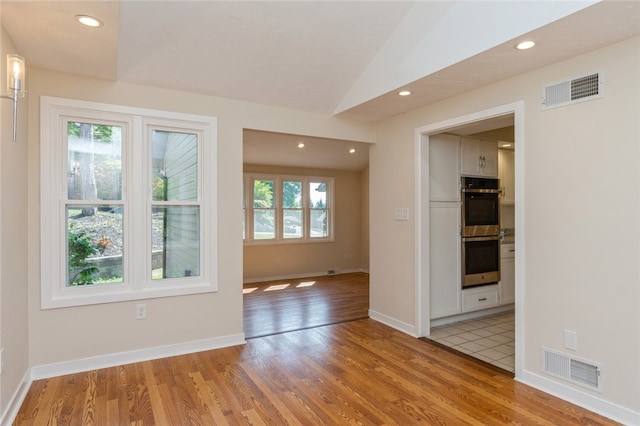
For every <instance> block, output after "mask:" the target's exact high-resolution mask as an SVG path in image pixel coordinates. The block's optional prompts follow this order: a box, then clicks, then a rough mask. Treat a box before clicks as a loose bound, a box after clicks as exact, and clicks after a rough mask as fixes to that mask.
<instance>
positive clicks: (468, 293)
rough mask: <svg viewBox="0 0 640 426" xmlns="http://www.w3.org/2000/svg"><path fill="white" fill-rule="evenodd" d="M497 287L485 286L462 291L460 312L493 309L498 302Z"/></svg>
mask: <svg viewBox="0 0 640 426" xmlns="http://www.w3.org/2000/svg"><path fill="white" fill-rule="evenodd" d="M499 291H500V289H499V288H498V285H497V284H495V285H486V286H481V287H473V288H470V289H465V290H462V312H471V311H478V310H480V309H487V308H493V307H495V306H498V304H499V302H500V298H499Z"/></svg>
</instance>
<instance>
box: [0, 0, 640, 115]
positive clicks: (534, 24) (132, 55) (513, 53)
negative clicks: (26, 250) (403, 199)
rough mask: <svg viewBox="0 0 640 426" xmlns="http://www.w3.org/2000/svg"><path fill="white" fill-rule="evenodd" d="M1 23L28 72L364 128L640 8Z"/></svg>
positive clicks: (340, 5) (531, 5) (191, 13)
mask: <svg viewBox="0 0 640 426" xmlns="http://www.w3.org/2000/svg"><path fill="white" fill-rule="evenodd" d="M81 14H86V15H91V16H94V17H96V18H98V19H100V20H101V21H102V22H103V25H102V26H101V27H99V28H88V27H85V26H82V25H80V24H79V23H78V22H77V21H76V19H75V17H76V15H81ZM0 16H1V19H2V25H3V27H4V28H5V29H6V31H7V33H8V34H9V36H10V37H11V39H12V40H13V42H14V44H15V45H16V47H17V49H18V52H19V53H20V54H21V55H23V56H25V58H26V60H27V65H28V66H35V67H40V68H45V69H51V70H56V71H62V72H68V73H75V74H80V75H85V76H91V77H95V78H100V79H107V80H112V81H122V82H130V83H136V84H142V85H149V86H157V87H164V88H172V89H178V90H183V91H191V92H197V93H202V94H209V95H213V96H220V97H227V98H233V99H240V100H245V101H250V102H256V103H261V104H267V105H273V106H280V107H286V108H293V109H299V110H305V111H312V112H316V113H321V114H327V115H336V116H339V117H344V118H351V119H357V120H364V121H375V120H379V119H383V118H386V117H390V116H393V115H397V114H400V113H402V112H405V111H408V110H411V109H414V108H417V107H420V106H422V105H426V104H429V103H432V102H435V101H437V100H440V99H444V98H447V97H450V96H453V95H456V94H458V93H462V92H465V91H468V90H471V89H474V88H476V87H480V86H483V85H487V84H490V83H492V82H496V81H499V80H502V79H504V78H507V77H510V76H513V75H517V74H519V73H523V72H526V71H528V70H531V69H535V68H538V67H541V66H544V65H547V64H550V63H554V62H557V61H560V60H563V59H566V58H569V57H572V56H575V55H578V54H581V53H584V52H587V51H590V50H593V49H596V48H599V47H604V46H606V45H609V44H612V43H615V42H618V41H621V40H624V39H627V38H630V37H632V36H635V35H638V34H639V33H640V2H638V1H637V0H632V1H616V0H605V1H575V2H574V1H569V2H559V1H299V2H296V1H182V0H168V1H134V0H120V1H118V0H106V1H105V0H85V1H56V0H47V1H26V0H20V1H10V0H9V1H7V0H1V1H0ZM523 39H532V40H535V41H536V43H537V46H536V47H535V48H534V49H531V50H529V51H518V50H516V49H514V45H515V44H516V42H517V41H520V40H523ZM400 89H408V90H410V91H411V92H412V95H411V96H407V97H399V96H398V95H397V92H398V90H400Z"/></svg>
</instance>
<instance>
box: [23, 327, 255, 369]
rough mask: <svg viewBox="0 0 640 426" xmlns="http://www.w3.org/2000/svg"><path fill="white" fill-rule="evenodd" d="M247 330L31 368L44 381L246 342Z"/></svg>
mask: <svg viewBox="0 0 640 426" xmlns="http://www.w3.org/2000/svg"><path fill="white" fill-rule="evenodd" d="M245 343H246V341H245V338H244V333H240V334H231V335H228V336H221V337H213V338H210V339H202V340H194V341H191V342H184V343H175V344H171V345H165V346H156V347H152V348H145V349H137V350H133V351H127V352H119V353H114V354H108V355H98V356H95V357H89V358H80V359H74V360H71V361H62V362H56V363H52V364H44V365H39V366H36V367H33V368H31V379H33V380H40V379H46V378H50V377H57V376H63V375H65V374H73V373H80V372H84V371H91V370H97V369H100V368H109V367H115V366H118V365H124V364H132V363H134V362H143V361H150V360H153V359H159V358H166V357H170V356H177V355H185V354H190V353H195V352H202V351H210V350H213V349H220V348H226V347H229V346H237V345H243V344H245Z"/></svg>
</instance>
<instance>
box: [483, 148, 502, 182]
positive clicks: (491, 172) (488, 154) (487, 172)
mask: <svg viewBox="0 0 640 426" xmlns="http://www.w3.org/2000/svg"><path fill="white" fill-rule="evenodd" d="M480 156H481V166H482V167H481V172H482V176H486V177H498V142H496V141H481V142H480Z"/></svg>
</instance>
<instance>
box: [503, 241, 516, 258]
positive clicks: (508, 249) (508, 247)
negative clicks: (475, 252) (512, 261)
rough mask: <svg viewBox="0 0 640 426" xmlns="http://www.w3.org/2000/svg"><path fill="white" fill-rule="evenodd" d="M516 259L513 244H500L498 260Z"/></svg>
mask: <svg viewBox="0 0 640 426" xmlns="http://www.w3.org/2000/svg"><path fill="white" fill-rule="evenodd" d="M512 257H516V245H515V244H500V259H509V258H512Z"/></svg>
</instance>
